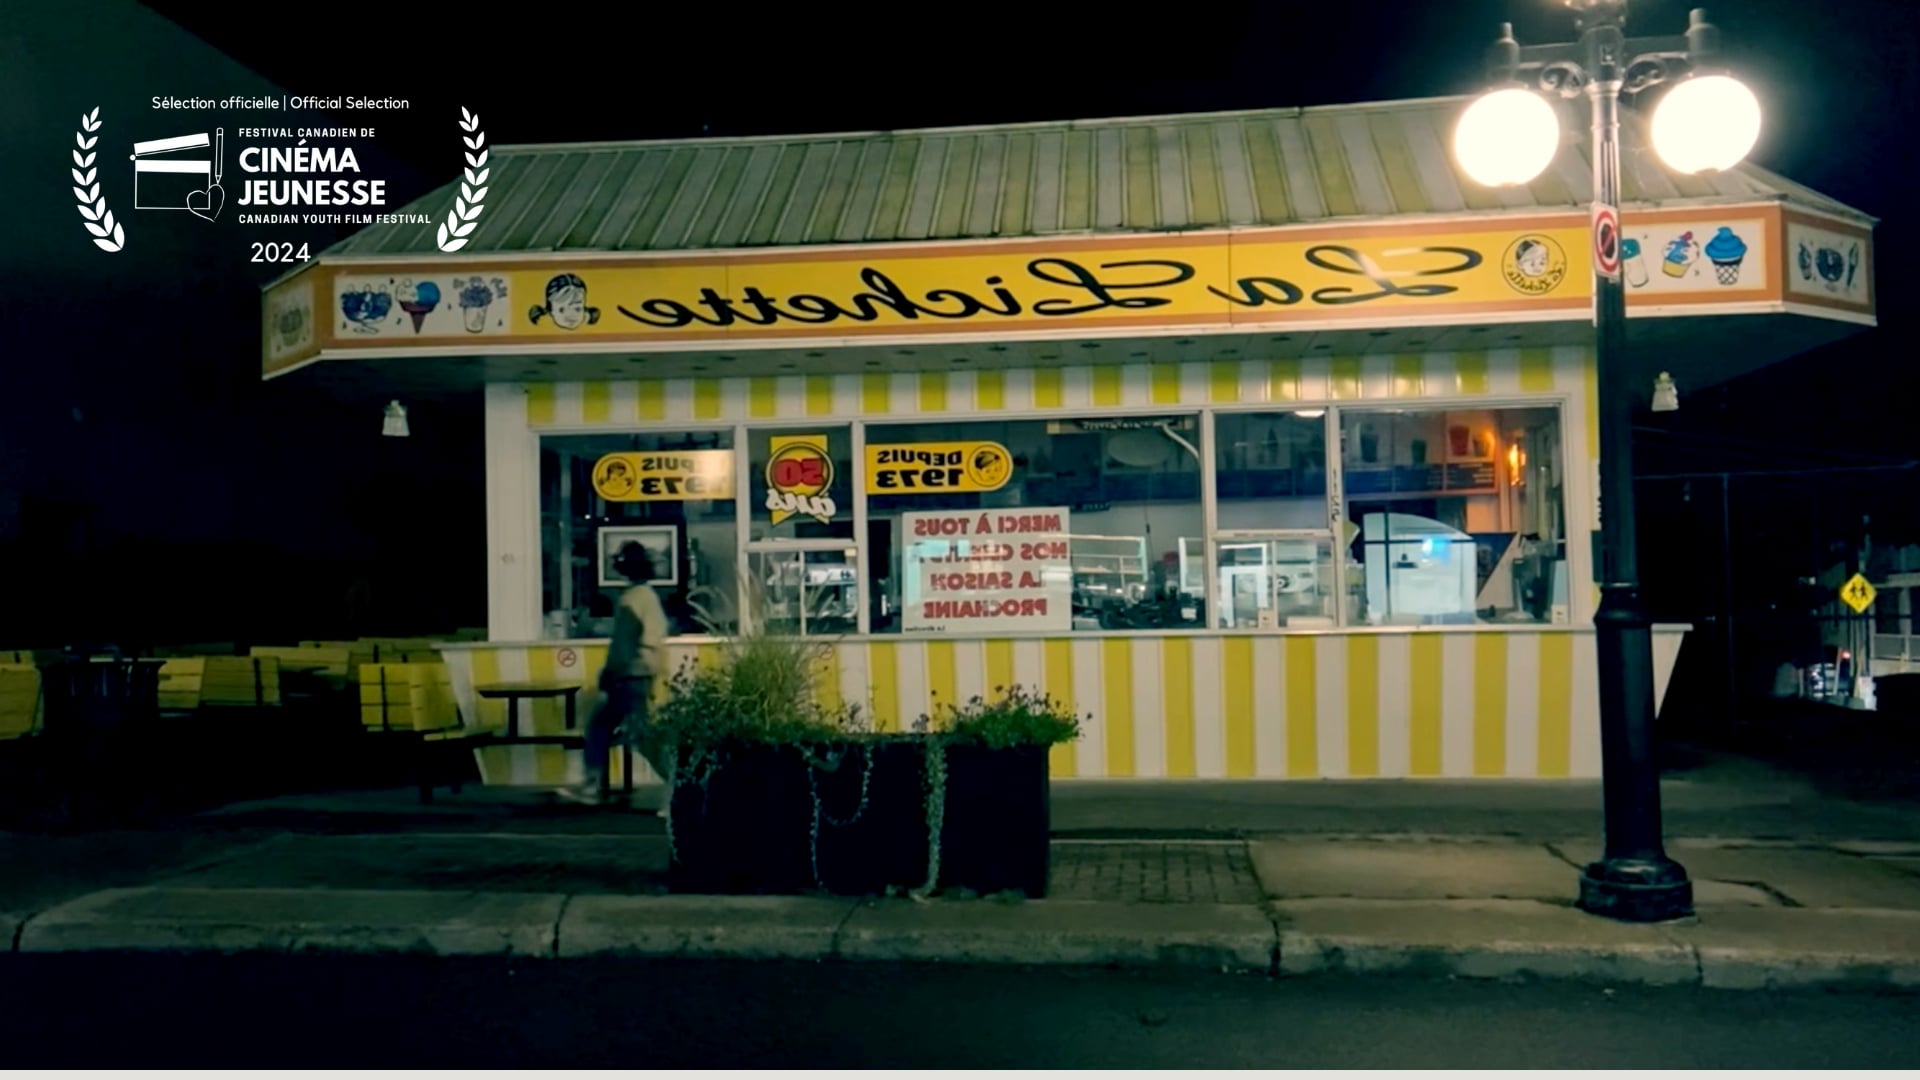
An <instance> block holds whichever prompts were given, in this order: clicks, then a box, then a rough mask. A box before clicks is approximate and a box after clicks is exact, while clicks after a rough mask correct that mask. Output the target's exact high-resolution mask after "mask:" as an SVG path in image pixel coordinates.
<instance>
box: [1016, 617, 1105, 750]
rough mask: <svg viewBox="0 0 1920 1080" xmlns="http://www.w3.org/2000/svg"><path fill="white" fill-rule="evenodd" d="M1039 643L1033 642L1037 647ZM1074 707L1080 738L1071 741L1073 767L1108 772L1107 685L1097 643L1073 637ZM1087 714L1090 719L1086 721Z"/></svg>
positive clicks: (1092, 640)
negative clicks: (1077, 714)
mask: <svg viewBox="0 0 1920 1080" xmlns="http://www.w3.org/2000/svg"><path fill="white" fill-rule="evenodd" d="M1039 644H1040V643H1039V642H1037V641H1036V642H1034V645H1035V647H1036V649H1037V648H1038V646H1039ZM1072 647H1073V710H1074V711H1075V712H1077V713H1079V714H1080V715H1081V717H1082V718H1083V719H1082V725H1083V726H1082V727H1081V729H1080V730H1081V735H1080V740H1079V741H1078V742H1076V743H1074V747H1073V767H1074V772H1075V774H1076V775H1079V776H1105V775H1107V700H1106V696H1105V694H1104V693H1103V690H1104V688H1105V686H1106V684H1105V683H1104V682H1103V681H1102V680H1101V678H1100V642H1099V640H1098V639H1095V638H1081V637H1076V638H1075V639H1074V641H1073V646H1072ZM1088 713H1092V714H1093V722H1092V723H1090V724H1089V723H1086V722H1085V719H1084V718H1085V717H1086V715H1087V714H1088Z"/></svg>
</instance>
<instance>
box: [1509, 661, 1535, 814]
mask: <svg viewBox="0 0 1920 1080" xmlns="http://www.w3.org/2000/svg"><path fill="white" fill-rule="evenodd" d="M1506 775H1508V776H1510V777H1513V778H1515V779H1529V778H1532V777H1537V776H1539V775H1540V635H1539V634H1509V635H1508V636H1507V773H1506Z"/></svg>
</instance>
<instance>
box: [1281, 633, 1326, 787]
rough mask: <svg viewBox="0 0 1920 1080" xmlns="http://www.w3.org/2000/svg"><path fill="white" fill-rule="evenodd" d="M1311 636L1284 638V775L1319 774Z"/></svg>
mask: <svg viewBox="0 0 1920 1080" xmlns="http://www.w3.org/2000/svg"><path fill="white" fill-rule="evenodd" d="M1313 640H1314V639H1313V638H1311V637H1307V636H1305V635H1302V636H1299V637H1289V638H1287V639H1286V652H1287V662H1286V674H1285V676H1284V678H1285V679H1286V684H1287V690H1286V698H1287V775H1288V776H1292V777H1312V776H1319V775H1320V734H1319V732H1317V731H1316V730H1314V725H1315V724H1316V723H1318V722H1319V717H1318V713H1319V710H1318V709H1317V707H1316V706H1315V704H1314V699H1315V694H1316V693H1317V689H1316V687H1315V684H1314V665H1315V663H1316V661H1315V659H1314V655H1313Z"/></svg>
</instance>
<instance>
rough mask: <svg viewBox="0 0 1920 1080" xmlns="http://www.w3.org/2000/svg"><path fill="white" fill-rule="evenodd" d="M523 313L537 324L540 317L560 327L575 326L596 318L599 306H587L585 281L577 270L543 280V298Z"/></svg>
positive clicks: (590, 321)
mask: <svg viewBox="0 0 1920 1080" xmlns="http://www.w3.org/2000/svg"><path fill="white" fill-rule="evenodd" d="M527 317H528V318H529V319H532V320H533V323H534V325H536V326H538V325H539V324H540V320H541V319H543V318H550V319H552V320H553V325H555V326H557V327H559V328H560V329H562V330H578V329H580V327H581V326H583V325H589V324H592V323H597V322H599V321H600V309H599V308H597V307H588V306H587V283H586V282H584V281H582V280H580V275H578V274H559V275H556V276H555V277H554V278H553V280H551V281H549V282H547V302H546V303H544V304H537V305H535V306H534V308H533V310H531V311H529V312H528V313H527Z"/></svg>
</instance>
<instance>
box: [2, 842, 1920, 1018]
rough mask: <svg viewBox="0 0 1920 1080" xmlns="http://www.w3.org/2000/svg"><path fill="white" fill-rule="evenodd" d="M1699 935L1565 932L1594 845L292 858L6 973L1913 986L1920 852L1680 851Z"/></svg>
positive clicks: (133, 892) (80, 903)
mask: <svg viewBox="0 0 1920 1080" xmlns="http://www.w3.org/2000/svg"><path fill="white" fill-rule="evenodd" d="M1673 851H1674V854H1675V856H1676V857H1677V858H1679V859H1680V860H1681V861H1682V862H1683V863H1685V864H1686V865H1687V866H1688V868H1689V869H1690V870H1691V871H1692V873H1693V875H1694V879H1695V883H1696V896H1697V907H1698V916H1697V918H1695V919H1692V920H1688V921H1686V922H1684V923H1681V924H1672V925H1665V926H1657V927H1654V926H1631V925H1624V924H1620V923H1614V922H1610V921H1607V920H1602V919H1597V918H1594V917H1592V916H1589V915H1586V914H1584V913H1581V912H1579V911H1577V910H1575V909H1574V908H1573V907H1572V906H1571V897H1572V895H1573V893H1574V889H1575V873H1576V870H1575V866H1576V865H1577V864H1578V863H1580V862H1582V861H1583V860H1585V859H1587V858H1590V857H1591V856H1593V855H1595V854H1597V853H1598V843H1597V842H1589V841H1571V842H1555V843H1540V842H1530V841H1524V840H1516V839H1512V838H1505V837H1451V838H1441V837H1410V836H1406V835H1395V836H1377V837H1373V838H1364V839H1359V838H1353V837H1325V836H1285V837H1269V838H1259V839H1253V840H1247V841H1241V840H1232V841H1212V842H1195V841H1124V842H1101V841H1073V840H1063V841H1059V842H1056V844H1055V845H1054V862H1053V873H1052V886H1051V890H1050V895H1049V897H1048V898H1047V899H1045V900H1038V901H1024V900H1016V901H1006V900H1001V899H996V898H987V899H945V898H940V899H934V900H931V901H925V902H921V901H914V900H909V899H873V900H851V899H837V898H827V897H818V896H802V897H704V896H669V895H666V894H665V889H664V873H665V868H666V860H667V850H666V841H665V838H664V837H663V836H639V835H624V836H622V835H599V836H594V835H580V834H566V833H544V834H502V833H467V834H446V833H424V834H423V833H413V834H385V835H378V834H375V835H332V836H329V835H300V834H282V835H277V836H272V837H267V838H261V837H258V836H249V837H246V838H238V837H237V838H236V839H235V842H234V843H233V844H231V845H230V846H229V847H228V848H227V849H226V850H225V852H224V853H223V854H220V855H217V856H204V857H201V858H199V859H198V860H197V861H194V862H192V863H191V864H190V865H182V866H178V867H176V868H173V869H171V870H161V871H157V872H155V873H154V874H153V875H152V876H151V877H150V878H149V879H148V880H146V881H144V882H141V883H129V884H125V885H122V886H121V887H116V888H109V889H104V890H100V891H93V892H88V893H85V894H83V895H79V896H77V897H75V898H72V899H68V900H65V901H63V902H58V903H53V904H51V905H49V906H47V907H46V908H44V909H40V910H37V911H27V912H20V913H18V914H16V915H15V916H13V917H12V919H11V920H10V922H9V923H8V924H7V925H6V927H5V930H9V931H11V939H12V943H13V947H14V949H15V950H16V951H18V952H26V953H58V952H76V951H118V950H166V951H182V950H184V951H208V950H211V951H219V952H273V953H286V954H309V953H338V952H348V953H366V952H407V953H424V954H433V955H447V956H456V955H458V956H476V955H494V956H504V957H513V958H525V959H527V960H533V959H536V958H575V957H590V956H623V957H640V958H652V957H696V956H697V957H721V958H737V959H768V958H783V959H810V960H820V961H906V962H937V963H958V964H1007V965H1100V966H1153V965H1180V966H1195V967H1203V968H1207V969H1219V970H1229V971H1248V972H1260V973H1267V974H1272V975H1278V976H1283V977H1290V976H1301V975H1313V974H1331V973H1345V974H1408V975H1420V976H1439V975H1451V976H1460V977H1471V978H1513V977H1540V978H1574V979H1586V980H1600V981H1604V982H1609V983H1615V984H1619V983H1657V984H1685V985H1703V986H1709V987H1729V988H1770V987H1807V986H1822V987H1831V988H1844V989H1889V988H1905V989H1912V988H1916V987H1920V842H1914V843H1905V844H1897V843H1885V842H1879V843H1847V842H1842V843H1826V844H1822V843H1802V844H1783V843H1780V842H1772V843H1768V842H1755V841H1729V840H1719V841H1685V840H1682V841H1676V842H1675V844H1674V846H1673Z"/></svg>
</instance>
